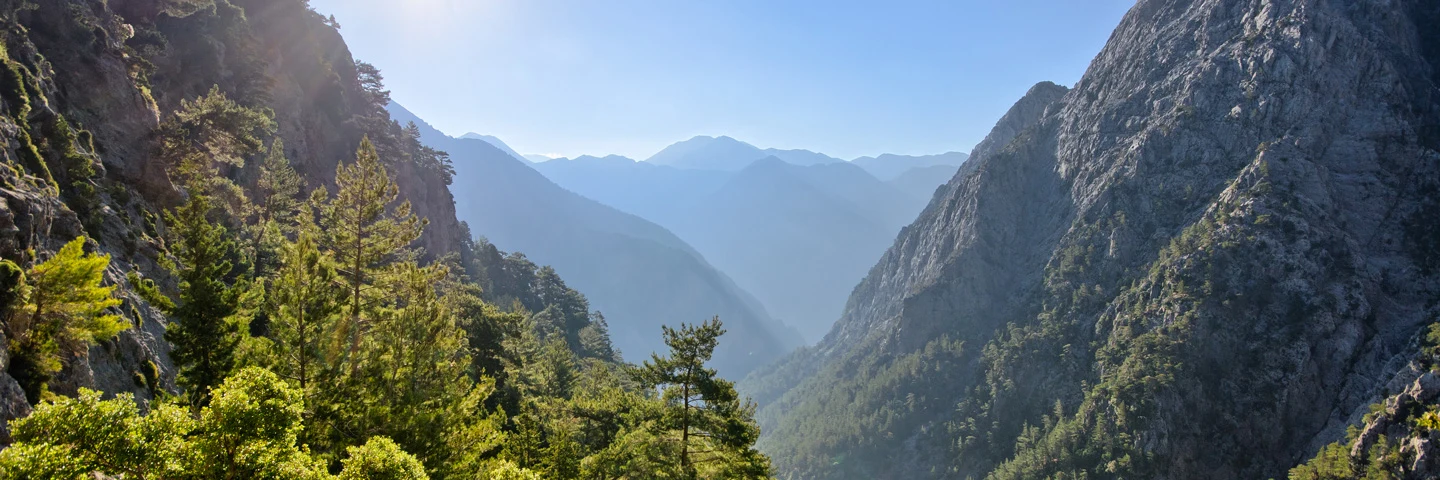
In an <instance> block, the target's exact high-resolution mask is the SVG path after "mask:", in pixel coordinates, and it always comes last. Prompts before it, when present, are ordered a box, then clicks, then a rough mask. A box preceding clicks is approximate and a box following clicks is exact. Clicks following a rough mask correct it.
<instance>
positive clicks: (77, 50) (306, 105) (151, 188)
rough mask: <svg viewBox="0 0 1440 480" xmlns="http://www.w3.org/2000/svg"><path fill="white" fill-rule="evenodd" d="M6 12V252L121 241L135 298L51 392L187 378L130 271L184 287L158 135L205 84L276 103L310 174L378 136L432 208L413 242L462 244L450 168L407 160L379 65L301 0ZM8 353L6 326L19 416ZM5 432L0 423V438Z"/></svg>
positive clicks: (204, 93)
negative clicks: (174, 270)
mask: <svg viewBox="0 0 1440 480" xmlns="http://www.w3.org/2000/svg"><path fill="white" fill-rule="evenodd" d="M201 3H203V5H200V4H201ZM196 6H200V7H203V8H193V7H196ZM0 24H3V25H4V29H5V31H6V32H8V33H7V34H6V35H5V36H4V39H3V48H0V52H3V53H0V62H3V64H4V67H5V68H4V69H3V70H0V71H3V72H4V75H3V77H4V81H3V83H4V85H5V86H4V89H3V90H4V91H3V96H0V100H3V105H4V108H3V112H4V113H3V114H0V138H3V142H0V151H3V152H4V158H5V159H6V160H5V162H6V165H7V166H6V168H3V169H0V177H3V181H0V183H3V187H0V257H3V258H4V259H5V260H10V261H14V262H16V263H18V264H20V265H28V264H29V263H30V262H29V260H27V259H30V258H36V257H38V258H41V259H43V258H48V257H49V256H51V255H53V254H54V253H55V251H56V250H57V249H58V248H59V247H60V246H61V245H63V244H64V243H66V242H68V241H70V240H72V239H75V238H77V237H79V236H87V237H88V238H89V241H88V242H86V249H87V250H88V251H92V252H95V253H101V254H106V255H109V256H110V257H111V261H110V266H109V269H108V270H107V271H106V272H105V284H106V285H108V286H114V287H115V288H116V296H117V297H118V298H120V299H122V300H123V302H124V303H123V304H122V305H121V307H119V308H116V309H113V312H111V313H114V314H116V315H120V316H121V317H122V318H123V319H124V320H125V321H126V322H128V323H129V324H130V325H133V328H130V329H128V330H125V331H123V332H121V333H120V334H119V335H118V336H117V337H116V338H114V339H112V340H109V341H105V342H103V343H100V344H99V345H95V346H93V347H90V348H88V349H83V348H82V349H78V350H75V351H66V352H64V358H63V359H62V362H61V363H62V369H61V371H60V372H59V373H58V374H56V375H55V376H54V377H53V378H51V379H50V382H49V389H50V390H51V391H53V392H55V393H57V394H61V395H74V394H75V393H76V392H77V391H78V389H79V388H82V387H83V388H92V389H97V390H101V391H104V392H106V394H107V395H114V394H119V393H132V394H134V395H135V396H136V398H138V399H141V400H144V401H149V399H152V398H154V397H155V396H156V395H160V394H163V393H167V392H168V393H174V392H175V375H176V372H175V368H174V364H173V363H172V362H171V360H170V358H169V352H170V345H169V343H168V342H166V341H165V339H164V333H165V330H166V322H167V318H166V316H165V315H163V314H162V313H161V312H160V311H159V310H158V309H156V308H154V307H152V306H151V305H150V304H149V303H148V302H147V301H146V300H145V299H144V298H142V295H139V294H137V293H136V291H137V288H136V287H137V285H134V284H132V278H133V279H142V278H143V279H152V280H155V281H156V282H157V283H158V285H159V288H161V289H163V290H166V291H173V289H174V288H175V286H176V283H175V279H174V278H173V277H172V276H171V275H170V273H169V272H168V271H167V270H166V269H165V268H163V267H162V266H161V264H160V260H162V259H163V258H164V257H165V256H166V255H168V251H167V246H166V241H165V240H163V238H164V236H165V231H166V228H167V226H166V223H167V222H166V219H165V217H164V216H163V215H162V212H164V211H166V210H168V209H170V208H171V207H174V206H175V205H176V204H177V203H178V202H179V201H180V200H181V198H180V196H181V193H180V190H179V189H178V188H177V186H176V183H175V182H176V180H175V178H174V177H173V176H172V173H173V171H174V169H175V165H173V164H171V163H170V162H171V161H172V160H170V159H167V158H166V157H165V156H164V151H163V145H162V144H161V142H160V141H159V138H158V137H159V136H160V135H161V132H160V131H159V130H160V129H161V127H162V125H166V124H171V123H173V122H176V121H177V120H176V117H177V115H176V113H177V111H180V110H183V109H185V108H186V103H192V102H197V101H198V99H199V98H201V97H206V98H211V99H212V100H215V99H219V96H220V95H224V96H225V97H226V99H229V100H232V101H233V102H234V103H233V105H234V108H229V109H226V110H224V111H225V112H228V113H232V114H233V112H234V111H235V110H236V109H238V108H248V109H257V110H267V111H268V112H269V113H272V114H273V119H274V127H275V130H274V132H273V133H274V135H273V136H274V137H277V138H283V139H284V140H285V145H286V148H285V153H286V156H287V157H289V158H290V159H291V161H292V163H293V166H294V168H295V169H296V170H297V171H298V172H299V173H300V174H301V175H302V176H303V177H304V179H305V181H306V183H307V184H308V185H309V186H310V187H311V188H328V187H331V186H333V183H334V175H335V172H336V166H337V165H338V164H339V163H340V162H342V161H347V160H348V161H353V159H354V158H355V151H356V147H357V146H358V145H359V144H360V141H361V139H362V138H363V137H366V136H369V137H370V138H372V139H373V140H374V141H375V144H376V147H377V149H379V150H380V151H381V152H382V154H383V155H385V156H386V161H387V162H389V166H390V168H391V169H392V172H391V173H392V174H393V176H394V177H395V182H396V184H397V186H398V187H399V190H400V195H401V196H402V197H403V198H405V199H406V200H408V201H410V202H411V203H412V205H413V211H414V212H415V213H416V214H418V215H420V216H422V217H425V218H427V219H428V220H429V225H428V227H427V229H426V232H425V235H424V236H423V237H421V240H420V241H419V244H418V245H417V246H420V247H423V249H424V251H425V252H426V254H427V255H428V256H431V257H440V256H445V255H448V254H451V253H457V252H458V251H459V250H460V247H461V245H462V243H463V239H464V233H463V232H462V228H461V224H460V223H459V221H458V220H456V219H455V212H454V201H453V199H452V198H451V196H450V192H449V190H448V188H447V180H446V178H445V176H444V172H442V171H439V170H436V169H433V168H429V167H428V166H424V165H419V164H417V163H415V162H412V161H409V159H408V157H406V155H405V153H404V152H403V150H404V148H403V146H402V145H401V144H400V136H401V134H400V128H399V126H398V125H395V124H394V123H392V122H390V119H389V117H388V116H386V115H385V112H384V110H383V109H380V108H379V107H377V106H376V105H374V104H373V103H371V102H370V100H371V99H373V98H376V97H377V96H378V95H380V93H381V92H379V91H377V90H376V89H377V88H378V87H379V86H380V85H379V80H380V79H379V78H378V75H377V76H372V75H371V73H373V72H369V71H367V69H366V68H365V66H364V65H363V64H357V62H356V61H355V60H354V59H353V58H352V57H351V55H350V52H349V50H348V48H347V47H346V45H345V43H344V40H343V39H342V38H341V36H340V35H339V33H338V32H337V31H336V29H335V28H333V27H332V26H330V25H327V23H326V22H325V20H324V19H323V18H321V17H320V15H318V14H316V13H315V12H313V11H310V10H308V9H307V8H306V5H305V4H304V3H303V2H298V1H294V0H233V1H226V0H216V1H214V2H162V1H156V0H110V1H108V2H107V1H100V0H54V1H42V2H29V1H13V0H12V1H0ZM212 89H213V92H214V93H211V92H212ZM220 103H223V102H220ZM233 120H234V118H233V117H225V116H217V117H215V118H211V119H209V120H208V121H211V122H217V123H224V122H227V121H233ZM62 125H63V127H62ZM267 138H269V135H267ZM222 141H223V140H222ZM266 141H267V142H268V140H266ZM222 173H223V174H224V175H225V176H226V178H228V179H229V180H232V181H234V182H235V183H236V184H237V185H238V186H239V187H241V188H242V189H248V188H251V187H253V185H254V182H255V181H256V178H255V177H256V172H255V164H254V163H249V164H247V166H246V167H236V168H234V169H233V170H222ZM8 281H9V280H7V282H8ZM10 287H13V285H10V284H8V283H7V288H10ZM11 300H13V298H7V299H6V300H5V302H10V301H11ZM7 307H8V305H7ZM12 360H14V356H13V352H11V351H9V343H8V342H5V341H0V367H4V368H5V369H6V371H5V373H0V417H3V419H0V420H7V421H8V420H10V419H14V418H17V417H19V416H23V415H25V414H27V413H28V412H29V405H28V402H27V400H26V398H25V397H24V395H19V387H18V386H17V385H16V381H15V378H14V377H12V376H11V375H10V372H11V370H9V368H10V367H11V366H13V363H12ZM17 395H19V396H18V397H17ZM8 439H9V435H8V431H6V430H4V429H0V441H4V442H8Z"/></svg>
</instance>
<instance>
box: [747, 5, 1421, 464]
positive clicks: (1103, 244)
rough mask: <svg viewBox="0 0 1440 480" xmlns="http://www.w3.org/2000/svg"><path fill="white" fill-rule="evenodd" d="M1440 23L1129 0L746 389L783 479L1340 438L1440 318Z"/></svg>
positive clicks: (1249, 459)
mask: <svg viewBox="0 0 1440 480" xmlns="http://www.w3.org/2000/svg"><path fill="white" fill-rule="evenodd" d="M1437 10H1440V8H1437V7H1436V6H1435V5H1434V4H1433V3H1430V4H1427V3H1425V2H1418V1H1409V2H1405V1H1402V2H1386V3H1378V2H1377V3H1362V4H1347V5H1335V4H1331V3H1328V2H1322V1H1310V0H1294V1H1271V2H1263V3H1254V2H1247V1H1241V0H1212V1H1204V2H1194V3H1186V2H1167V1H1158V0H1142V1H1140V2H1137V4H1136V5H1135V6H1134V7H1133V8H1132V9H1131V11H1130V12H1129V13H1128V14H1127V15H1126V16H1125V18H1124V20H1123V21H1122V22H1121V24H1120V25H1119V26H1118V27H1117V28H1116V30H1115V32H1114V33H1113V34H1112V36H1111V39H1110V41H1109V43H1107V45H1106V46H1105V48H1104V49H1103V50H1102V51H1101V52H1100V54H1099V55H1097V56H1096V58H1095V60H1094V61H1093V62H1092V63H1091V65H1090V68H1089V69H1088V70H1087V72H1086V73H1085V75H1084V77H1082V79H1081V80H1080V82H1078V83H1077V84H1076V85H1075V87H1074V88H1073V89H1069V90H1066V89H1064V87H1060V86H1058V85H1053V84H1048V83H1041V84H1037V85H1036V86H1035V87H1034V88H1032V89H1031V90H1030V92H1028V93H1027V96H1026V97H1025V98H1024V99H1022V100H1021V101H1020V102H1017V104H1016V105H1015V106H1014V107H1012V109H1011V110H1010V112H1008V113H1007V115H1006V116H1005V117H1004V118H1002V119H1001V120H1000V121H999V122H997V124H996V128H995V129H994V130H993V131H992V132H991V135H990V136H989V137H987V138H986V140H985V141H983V142H981V144H979V145H977V147H976V149H975V150H974V151H973V158H971V159H970V161H969V162H967V166H968V165H969V164H974V165H975V166H974V167H973V170H971V171H969V172H968V173H965V174H961V175H957V176H956V177H955V178H954V179H952V180H951V181H950V182H949V183H947V184H946V185H944V186H942V187H941V188H940V189H939V190H937V192H936V195H935V197H934V199H933V200H932V202H931V203H930V205H929V206H928V207H926V209H925V211H924V212H923V213H921V215H920V217H919V218H918V219H917V220H916V222H915V223H913V224H911V225H910V226H908V227H906V228H905V229H904V231H902V233H901V235H900V236H899V237H898V238H897V239H896V240H895V242H894V243H893V244H892V246H891V247H890V250H889V251H888V252H887V253H886V254H885V256H884V258H883V259H882V260H881V261H880V262H879V263H877V264H876V265H875V266H874V268H873V269H872V270H871V272H870V274H869V275H868V276H867V277H866V279H865V280H864V281H862V283H861V285H860V286H859V287H857V288H856V290H855V292H854V294H853V295H852V296H851V298H850V300H849V301H848V302H847V306H846V309H845V313H844V315H842V317H841V318H840V320H839V321H837V323H836V325H835V327H834V328H833V329H832V330H831V332H830V333H829V334H828V335H827V336H826V337H825V339H824V340H823V341H822V342H821V343H820V344H819V345H817V346H816V347H813V348H808V349H804V350H802V351H799V352H796V353H794V354H792V355H790V356H789V357H787V358H786V359H784V360H782V361H781V362H779V363H777V364H775V365H771V366H768V367H766V368H765V369H762V370H759V371H757V372H755V373H754V374H752V375H751V376H750V377H748V378H747V379H746V380H745V381H744V382H742V386H743V387H744V390H745V391H746V392H748V393H749V394H751V395H753V396H754V397H755V398H756V400H757V401H758V402H759V403H760V404H761V409H760V413H759V418H760V420H761V424H762V429H763V431H764V432H765V437H764V438H762V443H761V448H762V449H763V450H765V451H766V452H767V453H768V454H770V455H771V456H772V458H774V459H775V465H776V466H777V471H778V473H779V475H780V476H787V475H789V476H792V477H799V478H879V479H889V478H896V479H898V478H967V477H974V478H980V477H985V478H994V479H1028V478H1054V477H1056V476H1061V475H1063V476H1066V477H1077V476H1078V477H1085V476H1090V477H1100V478H1174V479H1185V478H1280V477H1283V476H1285V474H1286V472H1287V470H1289V469H1290V468H1291V467H1293V466H1295V465H1296V464H1297V463H1299V462H1300V461H1302V460H1303V459H1304V458H1308V457H1309V456H1311V455H1313V454H1314V449H1315V448H1318V446H1319V445H1323V444H1325V443H1329V442H1331V441H1335V440H1339V439H1341V437H1342V436H1343V435H1344V430H1345V426H1346V425H1347V424H1350V423H1352V422H1353V420H1354V418H1355V416H1354V415H1355V413H1356V412H1359V411H1361V410H1363V409H1364V407H1365V405H1366V404H1368V403H1370V402H1373V401H1378V400H1380V399H1382V398H1384V397H1385V394H1384V387H1383V383H1384V382H1383V380H1381V379H1388V378H1390V377H1391V375H1392V374H1393V372H1394V362H1392V361H1391V360H1392V358H1394V357H1395V356H1396V355H1397V354H1401V353H1403V352H1404V351H1405V349H1406V347H1405V346H1406V345H1409V344H1411V343H1412V342H1414V341H1416V336H1417V335H1420V334H1421V330H1423V328H1422V327H1423V326H1424V325H1425V324H1426V323H1428V322H1434V321H1435V319H1436V318H1440V315H1437V312H1436V310H1435V308H1436V306H1435V304H1434V303H1433V301H1430V300H1428V299H1433V298H1435V296H1436V293H1437V290H1440V288H1437V285H1440V281H1437V279H1436V277H1435V273H1434V271H1433V270H1432V269H1431V268H1429V267H1425V265H1434V264H1435V263H1434V260H1433V259H1434V258H1440V257H1437V256H1436V255H1435V254H1434V253H1433V252H1434V251H1435V249H1431V248H1429V247H1417V245H1424V244H1425V242H1429V241H1431V240H1420V238H1425V237H1424V236H1423V235H1421V234H1417V233H1415V232H1417V230H1416V228H1422V227H1416V225H1424V224H1429V223H1431V222H1433V221H1434V218H1435V217H1434V215H1433V213H1426V212H1428V210H1427V208H1426V207H1424V206H1425V205H1429V204H1434V202H1436V201H1437V199H1436V195H1437V194H1436V189H1435V188H1434V186H1435V185H1437V180H1440V172H1437V165H1440V154H1437V152H1436V149H1437V147H1440V136H1437V135H1434V134H1433V133H1425V132H1434V131H1437V130H1436V128H1437V125H1440V107H1437V102H1436V99H1437V97H1440V95H1437V88H1436V83H1437V80H1440V77H1437V76H1436V75H1435V73H1434V72H1435V71H1436V70H1435V69H1434V67H1433V66H1434V65H1436V64H1437V63H1440V42H1437V41H1436V40H1435V37H1434V35H1433V34H1431V35H1429V36H1427V35H1422V34H1421V32H1426V31H1427V30H1426V29H1427V28H1428V27H1427V26H1426V25H1427V24H1426V19H1433V18H1440V17H1436V15H1437V14H1440V12H1437ZM1200 26H1203V28H1200ZM1430 31H1433V30H1430ZM1426 66H1429V67H1430V68H1425V67H1426ZM1427 231H1428V230H1427ZM1417 235H1421V236H1417ZM1415 242H1419V243H1415ZM855 432H878V433H875V434H874V435H877V436H875V437H869V436H867V435H869V434H867V433H855ZM877 438H884V439H885V440H884V441H877V440H876V439H877ZM1358 455H1361V456H1363V455H1364V453H1363V452H1362V453H1360V454H1358Z"/></svg>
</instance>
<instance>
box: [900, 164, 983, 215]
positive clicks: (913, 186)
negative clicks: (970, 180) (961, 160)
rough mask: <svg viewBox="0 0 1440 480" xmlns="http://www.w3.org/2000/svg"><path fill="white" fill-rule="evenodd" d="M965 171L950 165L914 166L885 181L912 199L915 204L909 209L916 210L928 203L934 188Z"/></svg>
mask: <svg viewBox="0 0 1440 480" xmlns="http://www.w3.org/2000/svg"><path fill="white" fill-rule="evenodd" d="M966 173H969V172H968V171H966V170H965V169H964V168H963V167H961V168H957V167H954V166H950V165H932V166H929V167H915V168H912V169H909V170H906V171H905V173H901V174H900V176H897V177H895V178H893V179H890V180H889V181H887V182H885V183H886V184H888V185H890V187H892V188H894V189H896V190H899V191H900V192H902V193H904V194H905V195H906V196H908V197H910V198H911V199H914V200H915V202H916V206H915V207H914V208H913V209H911V210H912V211H916V212H918V211H920V210H921V209H924V208H925V205H926V204H929V203H930V197H931V196H934V195H935V189H936V188H938V187H939V186H941V185H944V184H945V183H946V182H949V181H950V179H951V178H954V177H955V176H956V175H964V174H966Z"/></svg>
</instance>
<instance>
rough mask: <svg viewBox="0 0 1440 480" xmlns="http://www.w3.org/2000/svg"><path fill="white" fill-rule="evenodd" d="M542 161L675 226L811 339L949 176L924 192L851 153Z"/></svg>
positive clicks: (606, 197)
mask: <svg viewBox="0 0 1440 480" xmlns="http://www.w3.org/2000/svg"><path fill="white" fill-rule="evenodd" d="M533 167H534V168H535V169H536V170H538V171H540V172H541V173H543V174H545V176H546V177H548V178H550V179H551V180H553V181H555V182H556V183H558V184H560V185H561V186H564V187H565V188H567V189H570V190H572V191H574V192H576V193H579V194H581V195H584V196H586V197H587V198H592V199H595V200H597V201H599V202H601V203H604V204H606V205H610V206H613V207H615V208H618V209H620V210H622V211H625V212H629V213H633V214H636V215H639V216H641V217H643V218H646V219H649V220H652V221H655V222H657V223H659V224H661V225H664V226H665V227H666V228H669V229H670V230H671V231H673V232H675V233H676V235H679V236H680V237H681V238H683V239H685V240H686V241H687V242H688V243H690V244H691V245H694V246H695V248H696V249H697V250H699V251H700V252H701V253H702V254H703V255H704V256H705V258H706V259H708V260H709V261H710V262H712V263H713V264H714V265H715V266H716V267H718V268H719V269H720V270H722V271H724V272H726V273H728V274H730V275H731V276H732V277H733V278H735V280H736V282H737V283H739V284H740V286H741V287H742V288H744V289H745V290H746V291H749V292H754V293H755V295H756V296H757V297H758V298H759V299H760V301H761V303H762V304H764V305H765V308H766V310H768V311H769V312H770V313H771V314H772V315H774V316H775V317H776V318H779V319H781V320H783V321H784V322H785V323H787V324H789V325H792V326H794V327H795V328H797V329H799V330H800V332H801V333H802V334H803V335H804V337H805V339H806V340H807V341H809V342H814V341H817V340H819V339H820V337H822V336H823V335H824V333H825V331H827V330H828V329H829V327H830V325H831V324H832V323H833V322H834V320H835V318H837V317H838V316H839V314H840V311H841V307H843V306H844V299H845V297H846V296H847V295H849V293H850V290H851V289H853V288H854V287H855V281H856V279H858V278H860V277H861V276H863V275H864V273H865V271H866V270H867V269H868V267H869V266H870V265H871V264H872V263H873V262H874V260H875V259H876V258H878V257H879V256H880V254H881V253H882V252H884V250H885V247H886V246H887V245H889V244H890V242H891V241H892V240H893V239H894V238H895V237H894V236H895V233H896V232H898V231H899V229H900V227H901V226H902V225H904V224H905V223H906V222H909V221H911V220H913V219H914V218H915V215H916V214H917V213H918V212H919V211H920V210H921V209H922V208H924V205H925V203H926V202H928V201H929V199H930V194H931V193H933V192H934V189H935V185H938V184H940V183H943V180H934V179H931V180H932V181H934V182H935V183H934V184H932V185H930V186H929V187H928V188H921V190H923V191H925V193H924V194H923V195H917V194H914V193H911V192H903V191H901V190H900V189H897V188H895V187H894V186H893V185H890V184H887V183H885V182H881V181H879V180H877V179H876V178H875V177H873V176H871V175H870V174H869V173H867V172H865V170H863V169H861V168H860V167H858V166H855V165H853V164H850V163H848V162H843V161H836V162H829V163H822V164H815V165H810V166H799V165H795V164H793V163H791V162H786V161H782V159H779V158H776V157H765V158H764V159H761V160H759V161H756V162H753V163H751V164H750V165H749V166H748V167H746V168H744V169H742V170H740V171H738V172H727V171H719V170H697V169H686V168H675V167H670V166H664V165H654V164H652V163H650V162H633V161H630V160H629V159H626V158H624V157H614V156H612V157H605V158H603V159H602V158H596V157H580V158H576V159H574V160H564V159H561V160H553V161H549V162H544V163H539V164H535V165H533ZM952 173H953V172H952Z"/></svg>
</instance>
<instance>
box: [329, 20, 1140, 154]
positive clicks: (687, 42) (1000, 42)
mask: <svg viewBox="0 0 1440 480" xmlns="http://www.w3.org/2000/svg"><path fill="white" fill-rule="evenodd" d="M310 3H311V5H313V6H314V7H315V9H316V10H318V11H320V12H321V13H324V14H333V15H335V17H336V18H337V19H338V20H339V22H340V23H341V25H342V29H341V33H343V34H344V35H345V39H346V41H347V42H348V43H349V45H350V48H351V50H352V51H353V52H354V54H355V56H356V58H357V59H360V60H364V61H368V62H370V63H373V64H375V65H376V66H378V67H380V69H381V70H382V71H383V72H384V74H385V78H386V84H387V86H388V87H389V88H390V90H391V91H392V92H393V97H394V98H395V100H396V101H398V102H400V103H401V104H403V105H405V106H406V107H407V108H409V109H410V110H412V111H414V112H415V113H416V114H418V115H420V117H422V118H425V119H426V120H427V121H429V122H430V123H431V124H433V125H435V126H436V127H437V128H439V129H440V130H442V131H444V132H446V133H449V134H452V135H459V134H463V133H465V132H470V131H474V132H478V133H483V134H490V135H495V136H497V137H500V138H501V139H502V140H504V141H505V142H506V143H508V144H509V145H510V146H511V147H513V148H514V149H515V150H517V151H520V152H521V153H539V154H551V155H563V156H572V157H573V156H578V155H581V154H592V155H604V154H610V153H616V154H621V155H626V156H630V157H632V158H636V159H644V158H646V157H649V156H650V155H651V154H653V153H655V152H656V151H658V150H660V149H661V148H663V147H665V146H666V145H669V144H670V143H673V142H676V141H680V140H684V139H686V138H689V137H692V136H695V135H729V136H732V137H735V138H738V139H741V140H744V141H747V142H750V143H753V144H755V145H757V146H760V147H762V148H763V147H774V148H805V149H810V150H815V151H819V152H824V153H827V154H829V155H832V156H837V157H841V158H846V159H849V158H853V157H857V156H862V155H876V154H880V153H898V154H929V153H941V152H946V151H967V152H968V151H969V150H970V148H971V147H973V146H974V145H975V144H976V143H977V142H979V141H980V139H981V138H983V137H984V135H985V134H986V133H987V132H988V131H989V130H990V127H991V126H992V125H994V122H995V121H996V120H997V119H998V118H999V117H1000V115H1002V114H1004V112H1005V110H1006V109H1008V108H1009V107H1010V105H1011V104H1012V103H1013V102H1014V101H1015V100H1016V99H1018V98H1019V97H1020V96H1021V95H1022V94H1024V93H1025V90H1027V89H1028V88H1029V87H1030V86H1031V85H1033V84H1034V83H1036V82H1039V81H1042V80H1050V81H1054V82H1056V83H1060V84H1064V85H1072V84H1074V83H1075V81H1076V80H1079V79H1080V76H1081V75H1082V74H1083V73H1084V71H1085V68H1086V67H1087V66H1088V65H1089V63H1090V59H1091V58H1093V57H1094V56H1095V54H1096V53H1098V52H1099V51H1100V48H1101V47H1102V46H1104V44H1105V41H1106V40H1107V39H1108V38H1109V36H1110V32H1111V31H1112V30H1113V29H1114V28H1115V26H1116V25H1117V24H1118V23H1119V20H1120V17H1121V16H1122V15H1123V14H1124V13H1125V11H1126V10H1128V9H1129V7H1130V6H1132V5H1133V4H1134V2H1133V0H1086V1H1075V0H1007V1H988V0H987V1H974V0H949V1H943V0H942V1H910V0H889V1H867V2H852V1H846V0H828V1H827V0H804V1H801V0H603V1H602V0H311V2H310Z"/></svg>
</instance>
